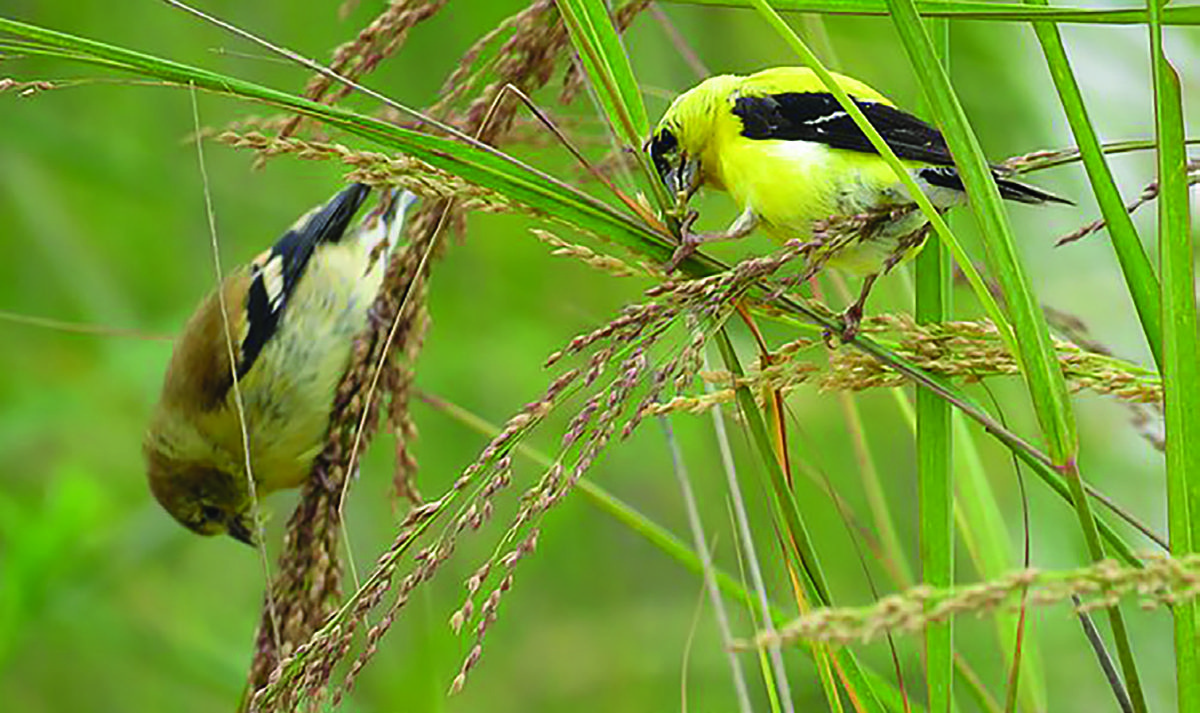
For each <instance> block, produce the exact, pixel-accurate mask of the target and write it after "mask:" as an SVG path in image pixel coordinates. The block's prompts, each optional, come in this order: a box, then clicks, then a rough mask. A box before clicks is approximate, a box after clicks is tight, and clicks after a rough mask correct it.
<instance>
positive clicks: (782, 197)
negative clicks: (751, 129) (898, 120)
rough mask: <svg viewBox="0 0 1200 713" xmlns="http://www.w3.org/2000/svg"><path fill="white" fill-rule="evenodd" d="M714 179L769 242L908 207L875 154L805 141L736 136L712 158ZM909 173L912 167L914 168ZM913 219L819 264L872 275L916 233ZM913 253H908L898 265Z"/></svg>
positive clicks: (919, 221) (919, 224) (918, 220)
mask: <svg viewBox="0 0 1200 713" xmlns="http://www.w3.org/2000/svg"><path fill="white" fill-rule="evenodd" d="M719 160H720V172H719V180H720V182H721V183H722V184H724V186H725V188H726V189H727V190H728V191H729V193H730V195H731V196H732V197H733V199H734V200H735V201H737V203H738V205H739V206H742V207H743V208H749V209H750V210H751V211H753V212H754V214H755V215H756V216H757V217H758V219H759V221H760V222H761V224H762V226H763V230H764V231H765V232H766V233H767V234H768V235H770V236H771V237H773V238H775V239H776V240H780V241H783V240H791V239H794V238H795V239H800V240H808V239H810V238H811V237H812V229H813V224H814V223H816V222H817V221H820V220H825V219H827V218H830V217H832V216H838V215H855V214H859V213H863V212H867V211H870V210H874V209H879V208H884V207H887V206H893V205H901V204H905V203H909V202H911V201H910V200H909V197H908V195H909V194H908V191H907V190H906V189H905V188H904V187H903V184H901V183H900V182H899V181H898V180H897V179H896V176H895V174H894V173H893V172H892V170H891V169H890V168H889V167H888V166H887V164H885V163H883V162H882V161H880V159H879V157H878V156H876V155H875V154H868V153H862V152H858V151H848V150H843V149H833V148H830V147H828V146H826V145H824V144H819V143H813V142H807V141H780V140H768V141H763V140H751V139H746V138H744V137H741V136H738V137H736V138H733V139H731V146H730V147H728V149H727V150H723V151H721V153H720V158H719ZM910 167H912V168H915V167H917V164H912V165H911V166H910ZM925 222H926V221H925V220H924V218H923V217H921V216H920V214H914V215H911V216H909V217H907V218H906V219H905V220H903V221H901V222H900V223H898V224H897V225H895V226H884V227H883V228H882V229H880V230H879V231H877V232H875V233H874V234H873V235H871V236H870V237H867V238H865V239H863V240H860V241H855V242H851V243H849V244H846V245H844V246H843V247H841V248H840V249H838V250H837V251H836V252H835V253H834V254H833V255H830V256H829V257H828V261H827V263H826V264H828V265H830V266H832V267H834V268H837V269H839V270H844V271H846V272H849V273H852V274H855V275H871V274H875V273H878V272H880V271H881V270H882V269H883V268H884V264H885V262H886V261H887V260H888V258H889V257H891V256H892V255H893V254H894V253H895V251H896V250H897V249H898V247H899V244H900V240H901V238H903V237H905V236H907V235H909V234H911V233H912V232H913V231H914V230H917V229H919V228H921V227H922V226H923V225H924V224H925ZM918 251H919V246H917V248H916V249H913V250H910V251H909V252H908V253H907V254H905V255H904V256H903V257H902V258H901V261H903V260H907V259H910V258H912V257H913V256H915V255H916V254H917V252H918Z"/></svg>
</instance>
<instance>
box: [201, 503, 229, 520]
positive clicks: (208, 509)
mask: <svg viewBox="0 0 1200 713" xmlns="http://www.w3.org/2000/svg"><path fill="white" fill-rule="evenodd" d="M200 517H201V518H203V520H204V522H220V521H221V520H223V519H224V517H222V515H221V509H220V508H218V507H216V506H214V505H202V506H201V507H200Z"/></svg>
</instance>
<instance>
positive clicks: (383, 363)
mask: <svg viewBox="0 0 1200 713" xmlns="http://www.w3.org/2000/svg"><path fill="white" fill-rule="evenodd" d="M419 265H420V255H419V253H417V252H416V250H415V249H414V247H413V246H412V245H409V246H400V247H399V248H398V249H397V250H396V252H395V254H394V255H393V259H392V261H391V263H390V264H389V266H388V271H387V273H386V274H385V276H384V282H383V286H382V288H381V290H380V294H379V297H378V299H377V300H376V302H375V304H374V305H373V306H372V308H371V316H372V319H371V320H369V324H368V329H367V330H366V332H364V333H363V334H362V335H360V336H359V337H358V339H357V340H356V341H355V345H354V350H353V352H352V355H351V360H350V365H349V367H348V369H347V372H346V374H345V376H344V377H343V378H342V381H341V383H340V384H339V386H338V390H337V394H336V396H335V400H334V407H333V412H332V416H331V419H330V427H329V434H328V436H327V440H326V445H325V448H324V450H323V451H322V453H321V454H320V455H319V456H318V458H317V460H316V462H315V464H314V471H313V472H314V475H313V477H312V478H310V480H309V482H308V483H307V484H306V485H305V488H304V491H303V493H302V498H301V502H300V504H299V505H298V506H297V510H296V513H295V514H294V515H293V518H292V520H291V521H290V522H289V527H288V534H287V536H286V539H285V541H284V550H283V553H282V554H281V556H280V567H279V573H278V574H277V576H276V580H275V582H274V583H273V584H272V585H271V586H272V592H274V593H275V595H276V596H275V609H276V611H277V613H278V617H279V621H280V624H281V626H280V629H281V632H280V633H281V638H282V650H281V651H276V650H275V646H274V641H273V638H272V635H271V631H272V622H271V610H270V608H269V607H264V610H263V615H262V620H261V621H260V623H259V633H258V649H257V652H256V655H255V658H254V661H253V663H252V665H251V671H250V685H251V690H260V689H262V688H263V687H264V686H265V685H266V684H267V681H268V679H269V678H271V677H276V678H277V677H278V670H279V669H280V668H282V666H281V661H282V660H283V659H284V658H285V657H287V656H289V654H291V653H293V652H294V651H296V650H297V647H298V646H299V645H300V643H301V642H305V641H310V638H311V637H313V636H314V634H315V633H316V632H317V631H318V630H319V628H320V627H321V626H322V624H323V622H325V620H326V618H327V617H328V616H329V615H330V614H331V613H332V612H333V611H334V610H335V608H336V605H337V601H338V599H339V597H340V591H339V588H338V585H339V583H340V564H339V562H338V557H337V554H338V543H339V537H338V532H339V528H340V526H341V519H340V508H341V502H342V495H343V492H344V491H345V489H346V488H347V486H348V483H347V478H348V477H349V474H348V473H347V471H346V469H347V468H348V467H349V464H350V463H351V462H352V461H354V460H355V457H354V451H355V448H356V446H357V449H358V452H359V453H361V452H362V451H363V450H365V449H366V447H367V445H368V444H369V443H370V442H371V440H372V438H373V436H374V435H375V432H376V430H377V428H378V423H379V413H380V405H381V403H383V402H384V400H385V396H386V394H385V393H376V394H374V395H369V394H370V392H371V388H372V384H374V383H375V382H376V380H377V379H376V375H377V372H378V370H379V369H381V368H382V369H384V374H387V373H393V374H394V373H395V371H396V370H400V371H409V372H411V370H412V369H413V365H412V363H411V361H410V360H409V357H411V356H412V355H414V354H415V349H417V348H418V347H419V345H420V342H421V340H422V339H423V336H424V330H425V317H424V315H425V311H424V300H423V295H424V292H423V291H424V284H425V280H424V278H425V275H424V274H423V273H422V271H421V270H420V269H419ZM426 272H427V267H426ZM393 329H394V331H393ZM389 336H390V338H391V348H390V349H389V348H388V347H389V345H388V342H389ZM391 378H392V379H395V377H394V376H393V377H391ZM383 382H384V385H385V386H387V385H388V382H387V380H386V379H384V380H383ZM407 532H408V531H407V530H404V529H403V528H402V533H407ZM377 573H378V572H377ZM317 584H319V585H320V586H316V585H317ZM367 598H368V599H370V597H367ZM357 623H358V620H357V619H354V620H352V621H351V624H350V626H348V627H345V628H344V630H343V634H342V637H343V638H342V641H341V643H340V644H339V646H338V647H337V651H341V650H342V649H348V648H349V637H350V636H352V635H353V632H354V628H355V626H356V625H357ZM310 643H313V642H311V641H310ZM316 643H320V642H316ZM332 652H333V649H328V650H326V649H319V650H310V651H308V653H307V654H306V656H305V658H306V659H311V660H312V661H315V662H318V663H328V666H327V667H326V668H321V667H320V666H318V667H316V668H313V667H311V666H309V667H306V668H305V669H304V671H305V675H304V676H302V677H301V678H300V682H299V684H298V685H302V686H307V687H309V688H310V689H311V687H312V686H318V685H319V684H320V683H323V682H324V681H327V680H328V676H329V674H330V672H331V671H332V665H333V663H332V662H334V661H336V659H337V658H338V657H339V656H340V655H344V653H343V654H334V653H332ZM326 669H327V670H326ZM273 670H275V671H276V673H275V674H272V671H273ZM288 683H289V684H290V685H297V684H295V677H289V679H288ZM277 688H279V689H282V690H284V691H285V693H282V694H280V696H278V697H275V696H269V697H267V698H266V699H265V700H267V701H272V700H283V701H284V702H285V707H286V701H287V700H288V699H289V696H290V695H293V694H295V690H296V689H295V688H294V687H293V688H290V689H289V688H287V686H279V687H277ZM270 709H271V708H270V706H266V707H260V708H259V710H270Z"/></svg>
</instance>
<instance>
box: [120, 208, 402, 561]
mask: <svg viewBox="0 0 1200 713" xmlns="http://www.w3.org/2000/svg"><path fill="white" fill-rule="evenodd" d="M369 190H370V189H368V188H367V187H366V186H363V185H359V184H356V185H353V186H351V187H349V188H347V189H345V190H344V191H342V192H341V193H339V194H338V195H336V196H335V197H334V198H333V199H331V200H330V201H329V202H328V203H326V204H325V205H323V206H321V207H319V208H317V209H315V210H313V211H311V212H310V213H308V214H306V215H305V216H303V217H302V218H301V219H300V220H299V221H297V223H296V224H295V225H294V226H293V227H292V228H291V229H290V230H288V231H287V232H286V233H285V234H284V235H283V237H282V238H280V239H279V240H278V241H277V242H276V243H275V245H274V246H273V247H272V248H271V249H270V250H267V251H266V252H264V253H262V254H261V255H259V256H258V257H257V258H255V259H254V260H253V261H252V262H251V263H250V264H249V265H246V266H244V267H241V268H239V269H237V270H235V271H234V272H233V273H231V274H230V275H229V276H228V277H227V278H226V279H225V280H224V282H223V283H222V284H221V285H220V286H219V287H218V288H217V289H216V290H214V291H213V292H212V293H211V294H210V295H208V296H207V297H206V298H205V299H204V301H203V302H202V303H201V304H200V306H199V307H198V308H197V310H196V312H195V313H194V314H193V315H192V317H191V319H189V320H188V322H187V325H186V326H185V327H184V330H183V333H182V334H181V335H180V337H179V339H178V340H177V341H176V344H175V349H174V352H173V354H172V356H171V362H170V364H169V365H168V367H167V372H166V376H165V378H164V380H163V387H162V394H161V396H160V398H159V402H158V404H157V406H156V407H155V410H154V415H153V416H152V418H151V422H150V427H149V429H148V431H147V433H146V438H145V441H144V445H143V450H144V453H145V457H146V468H147V475H148V478H149V483H150V490H151V492H152V493H153V494H154V496H155V498H156V499H157V500H158V502H159V503H160V504H161V505H162V506H163V508H164V509H166V511H167V512H168V513H170V514H171V515H172V516H173V517H174V518H175V519H176V520H178V521H179V522H180V523H181V524H183V525H184V526H185V527H187V528H188V529H190V530H192V531H193V532H197V533H199V534H202V535H214V534H221V533H227V534H229V535H232V536H233V537H235V538H236V539H238V540H241V541H243V542H247V543H250V542H253V540H254V529H255V528H254V522H253V519H252V498H251V493H250V485H249V479H248V475H247V467H246V461H247V458H246V450H247V449H246V448H245V447H244V445H243V444H244V443H246V442H248V444H249V449H248V450H249V461H250V472H252V473H253V478H254V483H255V491H256V494H257V495H259V496H263V495H266V494H269V493H271V492H273V491H275V490H280V489H283V488H291V487H295V486H297V485H299V484H300V483H302V482H303V481H304V478H305V477H307V475H308V472H309V470H310V467H311V464H312V460H313V458H314V457H315V456H316V454H317V453H318V452H319V450H320V446H321V443H322V440H323V437H324V434H325V431H326V429H327V427H328V423H329V413H330V410H331V409H332V406H333V397H334V391H335V389H336V387H337V382H338V380H339V379H340V378H341V375H342V372H343V371H344V370H345V367H346V363H347V361H348V359H349V356H350V351H351V348H352V345H353V340H354V337H355V335H357V334H358V333H359V332H360V331H362V329H363V328H364V327H365V326H366V324H367V311H368V309H369V308H370V305H371V303H372V302H373V301H374V299H375V295H376V293H377V292H378V291H379V287H380V285H381V283H382V280H383V273H384V271H385V269H386V265H387V258H388V255H389V251H390V250H391V248H393V247H394V246H395V245H396V243H397V241H398V240H399V239H400V232H401V229H402V227H403V223H404V213H405V210H406V208H407V207H408V205H409V204H410V203H411V201H412V200H413V198H412V196H411V194H408V193H399V192H393V193H391V194H389V195H388V196H387V198H386V199H385V200H384V201H382V202H381V205H380V208H379V209H377V210H376V211H373V212H372V213H371V214H369V215H368V216H367V217H366V219H365V220H364V221H363V222H362V223H361V224H359V225H358V226H356V227H354V228H351V227H350V224H351V221H352V220H353V218H354V215H355V213H356V212H357V211H358V209H359V207H360V206H361V205H362V203H363V201H364V200H365V199H366V197H367V194H368V193H369ZM226 315H227V317H228V336H227V332H226V326H225V324H226ZM231 343H232V344H231ZM231 346H232V355H233V361H232V364H231V361H230V354H231ZM235 376H236V382H235ZM235 383H236V389H235ZM239 396H240V402H241V404H240V406H241V408H240V411H241V413H244V426H245V431H244V434H243V420H242V418H241V416H240V415H239V403H238V401H239V398H238V397H239Z"/></svg>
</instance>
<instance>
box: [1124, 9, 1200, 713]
mask: <svg viewBox="0 0 1200 713" xmlns="http://www.w3.org/2000/svg"><path fill="white" fill-rule="evenodd" d="M1147 7H1148V10H1149V13H1150V19H1151V22H1150V62H1151V66H1152V68H1153V69H1152V75H1153V78H1154V129H1155V137H1156V138H1157V140H1158V181H1159V190H1160V193H1159V213H1158V215H1159V218H1158V250H1159V259H1160V261H1161V264H1162V278H1163V293H1162V300H1163V301H1162V318H1163V364H1162V375H1163V387H1164V407H1165V416H1166V427H1167V430H1166V433H1167V520H1168V523H1169V527H1170V533H1171V554H1172V555H1174V556H1176V557H1183V556H1185V555H1187V554H1189V553H1192V552H1195V551H1196V544H1197V542H1198V541H1200V534H1198V533H1197V527H1200V524H1198V523H1200V519H1198V518H1197V516H1196V514H1195V513H1196V508H1197V507H1200V493H1198V492H1197V489H1198V485H1200V419H1197V418H1196V413H1197V409H1198V408H1200V346H1198V345H1197V333H1196V330H1197V318H1196V286H1195V281H1196V280H1195V278H1196V276H1195V265H1194V262H1193V261H1194V259H1195V254H1194V248H1193V246H1192V235H1191V219H1190V216H1189V214H1188V212H1189V211H1188V199H1189V196H1188V189H1187V175H1186V169H1185V167H1184V166H1185V163H1186V161H1187V154H1186V151H1185V149H1184V143H1183V139H1184V133H1183V105H1182V98H1181V96H1180V88H1179V75H1177V74H1176V73H1175V69H1174V68H1173V67H1172V66H1171V64H1170V62H1168V61H1167V58H1166V55H1165V54H1164V52H1163V39H1162V26H1161V17H1162V9H1163V8H1162V6H1161V5H1159V2H1158V0H1148V2H1147ZM1174 623H1175V668H1176V674H1175V680H1176V687H1177V689H1176V690H1177V695H1178V697H1179V710H1181V711H1193V710H1200V660H1198V658H1197V650H1196V649H1197V644H1196V626H1197V623H1198V622H1197V611H1196V603H1195V600H1191V601H1188V602H1180V603H1179V604H1178V605H1176V606H1175V609H1174ZM1118 653H1120V652H1119V651H1118ZM1127 683H1129V682H1128V681H1127ZM1132 688H1133V685H1132V684H1131V683H1130V689H1131V690H1130V695H1131V696H1136V695H1137V694H1138V693H1140V691H1136V692H1135V691H1134V690H1132ZM1134 702H1135V704H1136V698H1135V701H1134Z"/></svg>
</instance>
